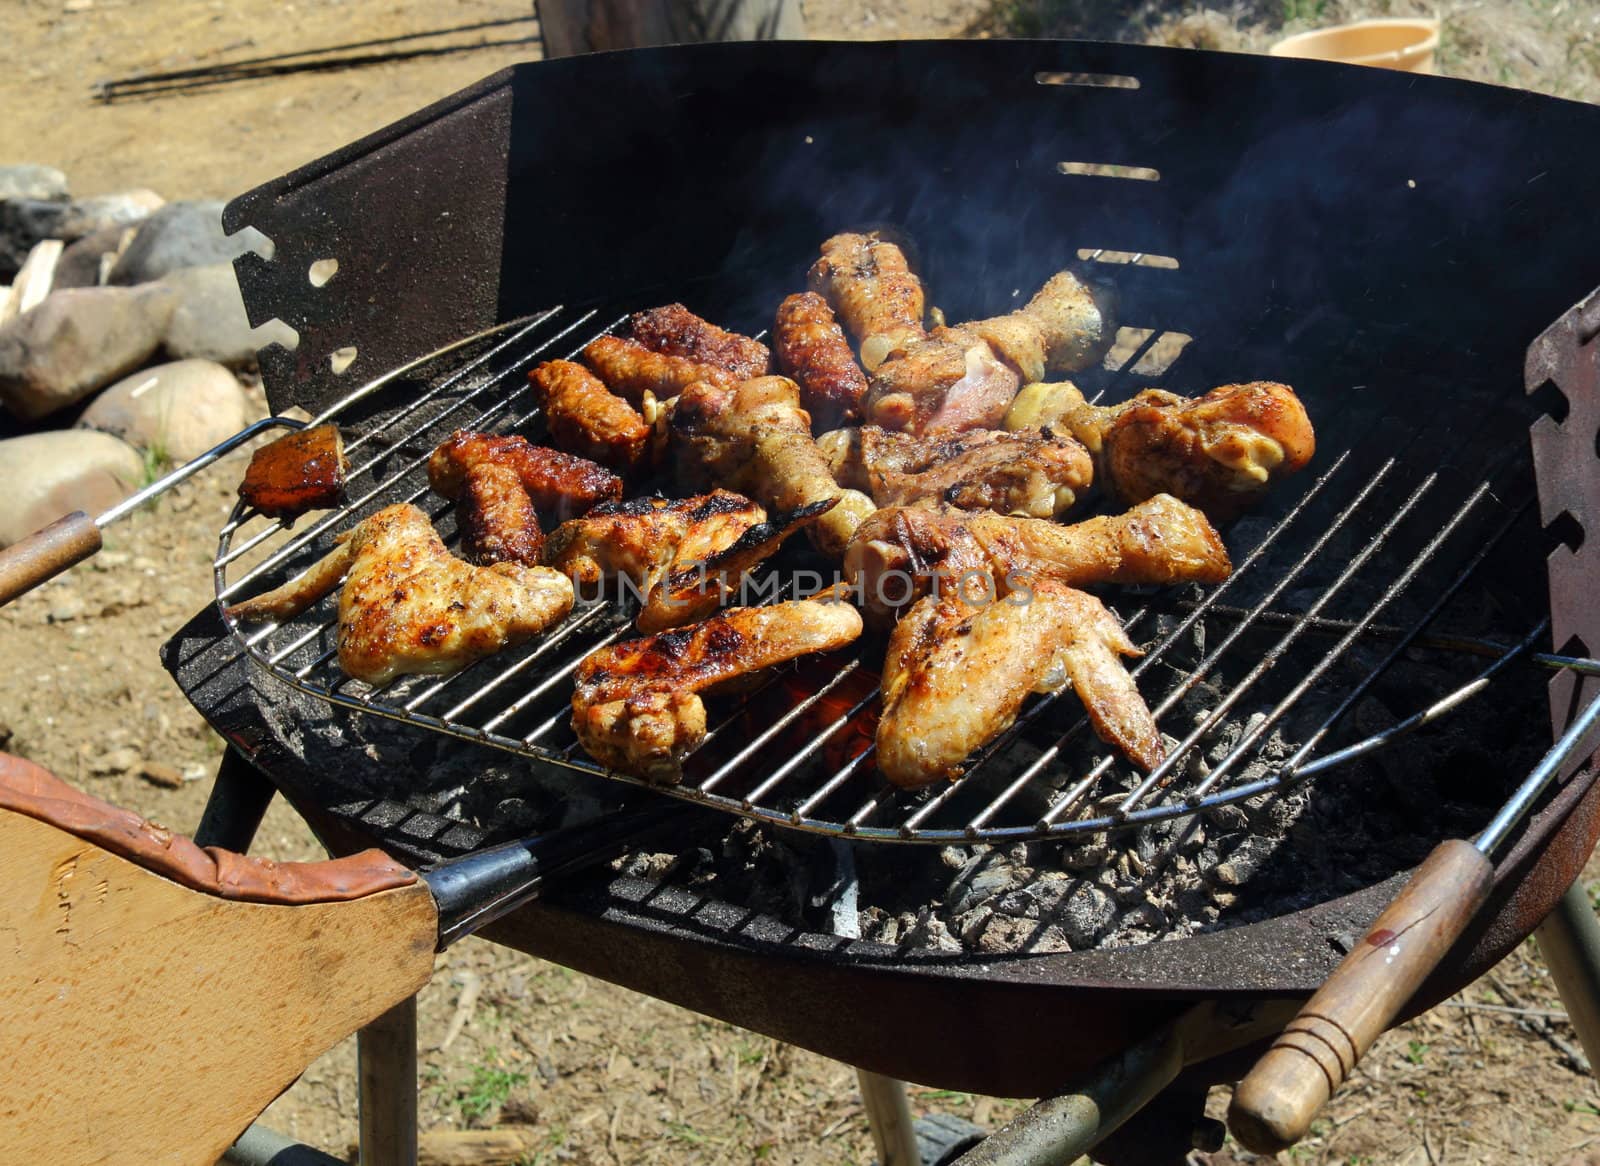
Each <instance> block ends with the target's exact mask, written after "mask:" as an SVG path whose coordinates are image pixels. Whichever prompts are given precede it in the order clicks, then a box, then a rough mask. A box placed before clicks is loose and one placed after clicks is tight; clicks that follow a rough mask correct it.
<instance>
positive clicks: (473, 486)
mask: <svg viewBox="0 0 1600 1166" xmlns="http://www.w3.org/2000/svg"><path fill="white" fill-rule="evenodd" d="M456 523H457V526H458V527H459V528H460V530H461V549H462V552H463V554H464V556H465V558H466V559H467V561H468V562H471V563H476V564H478V565H479V566H481V567H487V566H489V565H490V564H493V563H523V564H526V565H527V566H533V565H534V564H536V563H537V562H538V561H539V555H540V553H541V552H542V551H543V549H544V531H542V530H541V529H539V514H538V511H536V510H535V509H534V508H533V501H532V499H530V498H529V497H528V492H527V491H526V490H524V489H523V488H522V479H521V478H519V477H517V475H516V472H515V471H514V470H512V469H510V468H508V467H506V466H503V465H500V464H499V463H497V462H487V461H486V462H478V463H476V464H474V465H473V466H472V467H471V468H470V469H468V470H467V472H466V476H465V477H463V478H462V480H461V493H460V494H459V495H458V496H457V498H456Z"/></svg>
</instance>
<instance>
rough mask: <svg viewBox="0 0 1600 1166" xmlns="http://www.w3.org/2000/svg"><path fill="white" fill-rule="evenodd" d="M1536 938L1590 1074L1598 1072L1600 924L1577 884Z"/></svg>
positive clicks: (1541, 925)
mask: <svg viewBox="0 0 1600 1166" xmlns="http://www.w3.org/2000/svg"><path fill="white" fill-rule="evenodd" d="M1534 935H1535V936H1537V937H1538V940H1539V952H1540V954H1541V955H1543V956H1544V962H1545V964H1546V965H1548V967H1549V968H1550V978H1551V979H1552V980H1554V981H1555V984H1556V991H1557V992H1559V993H1561V1003H1562V1004H1564V1005H1565V1006H1566V1009H1567V1015H1568V1016H1570V1017H1571V1018H1572V1026H1573V1027H1574V1028H1575V1029H1577V1030H1578V1041H1579V1043H1581V1044H1582V1045H1583V1051H1584V1052H1585V1053H1586V1054H1587V1055H1588V1057H1589V1064H1590V1066H1591V1067H1592V1068H1596V1069H1600V922H1597V921H1596V920H1595V917H1594V908H1593V907H1591V906H1590V905H1589V896H1588V895H1587V894H1586V893H1585V892H1584V889H1583V883H1582V880H1581V879H1580V880H1579V881H1578V882H1576V883H1573V884H1572V886H1570V887H1568V888H1567V893H1566V894H1565V895H1562V896H1561V902H1560V903H1558V904H1556V909H1555V910H1554V911H1552V912H1550V914H1549V916H1548V917H1547V918H1546V919H1545V921H1544V922H1543V923H1541V924H1539V927H1538V930H1536V931H1535V932H1534Z"/></svg>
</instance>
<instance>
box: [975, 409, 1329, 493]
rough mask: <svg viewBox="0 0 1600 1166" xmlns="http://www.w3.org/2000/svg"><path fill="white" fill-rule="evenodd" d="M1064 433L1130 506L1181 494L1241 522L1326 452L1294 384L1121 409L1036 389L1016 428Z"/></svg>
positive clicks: (1009, 421)
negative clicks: (1278, 485) (1272, 487)
mask: <svg viewBox="0 0 1600 1166" xmlns="http://www.w3.org/2000/svg"><path fill="white" fill-rule="evenodd" d="M1036 425H1055V426H1058V427H1061V428H1064V429H1067V430H1070V431H1071V432H1072V433H1073V435H1074V436H1076V437H1077V438H1078V440H1080V441H1082V442H1083V443H1084V445H1086V446H1087V447H1088V448H1089V449H1090V450H1091V451H1092V452H1093V453H1094V454H1095V455H1096V459H1097V461H1098V462H1099V465H1100V480H1101V482H1102V483H1104V484H1105V485H1106V486H1107V488H1108V489H1110V491H1111V492H1112V493H1113V494H1114V495H1115V496H1116V497H1117V498H1119V499H1121V500H1122V501H1123V502H1129V503H1132V502H1140V501H1143V500H1144V499H1146V498H1149V497H1151V496H1152V495H1155V494H1171V495H1173V496H1174V497H1177V498H1182V499H1183V500H1184V501H1185V502H1188V503H1189V504H1190V505H1193V506H1198V507H1199V508H1200V509H1202V510H1204V511H1205V512H1206V513H1207V514H1209V515H1211V516H1212V517H1213V518H1216V519H1218V520H1222V519H1226V518H1230V517H1232V516H1234V515H1236V514H1238V513H1239V512H1240V511H1241V510H1243V509H1244V508H1245V507H1247V506H1249V505H1250V503H1252V502H1253V501H1255V500H1256V499H1257V498H1258V497H1260V494H1261V491H1262V490H1264V489H1265V488H1266V487H1267V485H1268V484H1269V483H1270V482H1272V481H1275V480H1276V479H1278V478H1282V477H1286V476H1287V475H1289V474H1292V473H1294V472H1295V471H1297V470H1299V469H1301V468H1302V467H1303V466H1305V464H1306V463H1307V462H1309V461H1310V460H1311V458H1312V456H1313V455H1314V454H1315V453H1316V434H1315V433H1314V431H1313V430H1312V427H1311V419H1310V418H1309V417H1307V416H1306V411H1305V406H1303V405H1302V404H1301V403H1300V399H1299V398H1298V397H1296V396H1295V394H1294V390H1293V389H1291V388H1290V387H1289V386H1288V385H1280V384H1276V383H1274V382H1272V381H1252V382H1251V383H1249V384H1242V385H1223V386H1222V387H1221V388H1216V389H1212V390H1211V391H1210V392H1209V393H1207V394H1206V395H1205V396H1203V397H1198V398H1195V399H1193V400H1191V399H1189V398H1187V397H1180V396H1178V395H1176V394H1175V393H1168V392H1164V391H1162V390H1160V389H1147V390H1145V391H1144V392H1142V393H1140V394H1138V395H1137V396H1136V397H1134V398H1133V399H1132V400H1130V401H1126V402H1124V403H1123V404H1121V405H1109V406H1100V405H1090V404H1088V403H1087V402H1085V401H1084V399H1083V394H1081V393H1079V392H1078V390H1077V389H1076V388H1075V387H1073V386H1072V385H1071V384H1070V383H1066V382H1062V383H1060V384H1053V385H1052V384H1036V385H1029V386H1028V387H1027V388H1026V389H1024V390H1023V392H1022V393H1020V394H1018V397H1017V400H1016V402H1015V403H1014V404H1013V405H1012V407H1011V410H1010V412H1009V413H1008V414H1007V415H1006V427H1007V428H1021V427H1025V426H1026V427H1031V426H1036Z"/></svg>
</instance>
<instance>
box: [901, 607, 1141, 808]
mask: <svg viewBox="0 0 1600 1166" xmlns="http://www.w3.org/2000/svg"><path fill="white" fill-rule="evenodd" d="M1139 654H1140V653H1139V650H1138V648H1137V647H1136V646H1135V645H1134V644H1133V642H1132V641H1131V640H1129V639H1128V636H1127V633H1126V632H1125V631H1123V629H1122V625H1121V624H1120V623H1118V622H1117V619H1116V617H1115V616H1114V615H1112V614H1111V613H1110V612H1109V611H1107V610H1106V608H1105V607H1104V606H1103V605H1102V604H1101V603H1100V601H1099V600H1097V599H1095V598H1094V597H1093V596H1090V595H1086V594H1084V593H1083V592H1082V591H1075V590H1073V589H1072V588H1070V587H1066V586H1063V585H1061V584H1059V583H1053V582H1049V581H1046V580H1040V581H1039V582H1037V583H1036V584H1035V585H1034V586H1033V587H1032V588H1031V589H1030V590H1029V591H1027V592H1025V593H1023V592H1017V593H1013V594H1012V595H1011V596H1008V597H1007V598H1005V599H999V600H997V601H996V602H992V603H987V604H985V605H983V606H973V605H972V604H969V603H967V602H966V601H964V600H963V599H962V598H961V597H960V596H959V595H958V594H956V593H955V592H954V591H951V592H947V593H945V594H943V595H937V596H935V595H928V596H926V597H924V598H923V599H921V600H919V601H918V602H917V603H916V605H915V606H913V607H912V608H911V610H910V611H908V612H907V613H906V614H905V616H904V617H903V618H902V619H901V620H900V622H899V623H898V624H896V625H895V629H894V632H893V634H892V635H891V636H890V638H889V652H888V657H887V659H886V660H885V662H884V670H883V684H882V688H883V715H882V717H881V718H880V720H879V722H878V731H877V763H878V768H879V770H880V771H882V773H883V775H884V776H885V777H887V778H888V779H889V780H890V781H892V782H894V783H895V784H896V785H899V786H908V787H911V786H920V785H926V784H928V783H929V782H933V781H938V780H939V779H940V778H954V777H956V776H958V774H959V771H960V766H961V763H962V762H963V761H964V760H965V759H966V758H967V757H968V756H969V755H970V754H972V753H973V752H974V751H975V750H977V749H978V748H980V747H982V746H983V745H985V744H987V743H988V742H989V741H992V740H993V739H994V738H995V737H997V736H999V735H1000V733H1002V732H1004V731H1005V730H1006V729H1007V728H1008V727H1010V725H1011V723H1012V722H1013V721H1015V720H1016V717H1017V712H1018V710H1020V709H1021V707H1022V702H1023V701H1024V699H1026V697H1027V695H1028V694H1029V693H1030V692H1053V691H1055V690H1056V689H1059V688H1061V687H1062V686H1063V685H1065V684H1069V683H1070V684H1071V685H1072V687H1073V689H1074V691H1076V692H1077V694H1078V698H1079V699H1080V700H1081V701H1082V702H1083V706H1084V708H1085V709H1086V710H1087V711H1088V714H1089V718H1090V722H1091V723H1092V724H1093V725H1094V728H1095V731H1096V732H1097V733H1098V734H1099V735H1100V737H1101V738H1102V739H1103V740H1105V741H1107V742H1108V743H1109V744H1111V745H1114V746H1115V747H1116V748H1117V749H1119V750H1121V751H1122V752H1123V753H1124V754H1126V755H1127V756H1128V757H1129V758H1131V759H1132V760H1133V761H1134V762H1135V763H1136V764H1137V765H1139V766H1141V767H1142V768H1144V769H1146V770H1148V769H1150V768H1152V767H1154V766H1155V765H1157V764H1158V763H1159V762H1160V761H1161V759H1162V757H1163V756H1164V755H1165V749H1164V746H1163V744H1162V740H1161V734H1160V732H1159V731H1158V730H1157V729H1156V725H1155V720H1154V718H1153V717H1152V716H1151V715H1150V710H1149V708H1148V707H1147V706H1146V705H1145V703H1144V700H1143V698H1141V697H1140V695H1139V690H1138V689H1137V687H1135V685H1134V683H1133V678H1132V677H1130V676H1129V675H1128V673H1127V670H1126V669H1124V668H1123V666H1122V663H1121V661H1120V660H1119V659H1118V657H1119V656H1137V655H1139Z"/></svg>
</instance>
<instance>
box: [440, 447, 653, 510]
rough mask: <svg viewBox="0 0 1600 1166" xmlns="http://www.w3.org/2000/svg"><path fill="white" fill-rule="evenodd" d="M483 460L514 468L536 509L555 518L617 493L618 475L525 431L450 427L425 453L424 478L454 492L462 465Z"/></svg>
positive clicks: (463, 473)
mask: <svg viewBox="0 0 1600 1166" xmlns="http://www.w3.org/2000/svg"><path fill="white" fill-rule="evenodd" d="M484 461H489V462H494V463H495V464H497V465H502V466H504V467H506V468H507V469H508V470H511V471H512V472H513V473H514V474H516V475H517V480H518V481H520V482H521V483H522V488H523V489H524V490H526V491H527V492H528V497H529V498H530V499H532V501H533V504H534V506H535V507H536V508H537V509H538V511H539V513H540V514H543V515H548V516H550V517H551V518H552V519H554V520H555V521H556V522H561V521H564V520H566V519H568V518H575V517H577V516H578V515H580V514H583V513H584V512H585V511H587V510H588V509H589V508H590V507H592V506H594V505H596V504H597V503H600V502H615V501H616V500H617V499H618V498H621V497H622V479H621V478H619V477H617V475H615V474H613V473H612V472H611V471H610V470H607V469H606V468H605V467H603V466H598V465H596V464H595V463H594V462H592V461H589V460H588V459H587V458H581V457H574V456H573V455H572V454H570V453H562V452H561V451H560V450H558V449H547V448H546V447H544V446H542V445H533V444H531V443H530V442H529V441H528V439H527V438H526V437H517V436H514V435H510V434H497V433H470V432H467V431H466V430H458V431H457V432H455V433H452V434H451V435H450V436H449V437H447V438H446V439H445V440H444V441H442V442H440V443H439V447H438V448H437V449H435V450H434V451H433V453H432V454H431V455H430V456H429V458H428V482H429V484H430V485H432V486H433V489H434V491H435V493H437V494H439V495H440V496H442V497H445V498H455V497H457V496H458V495H459V494H460V492H461V484H462V481H463V479H464V478H465V476H466V472H467V470H468V469H469V468H470V467H472V466H473V465H476V464H477V463H479V462H484Z"/></svg>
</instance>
